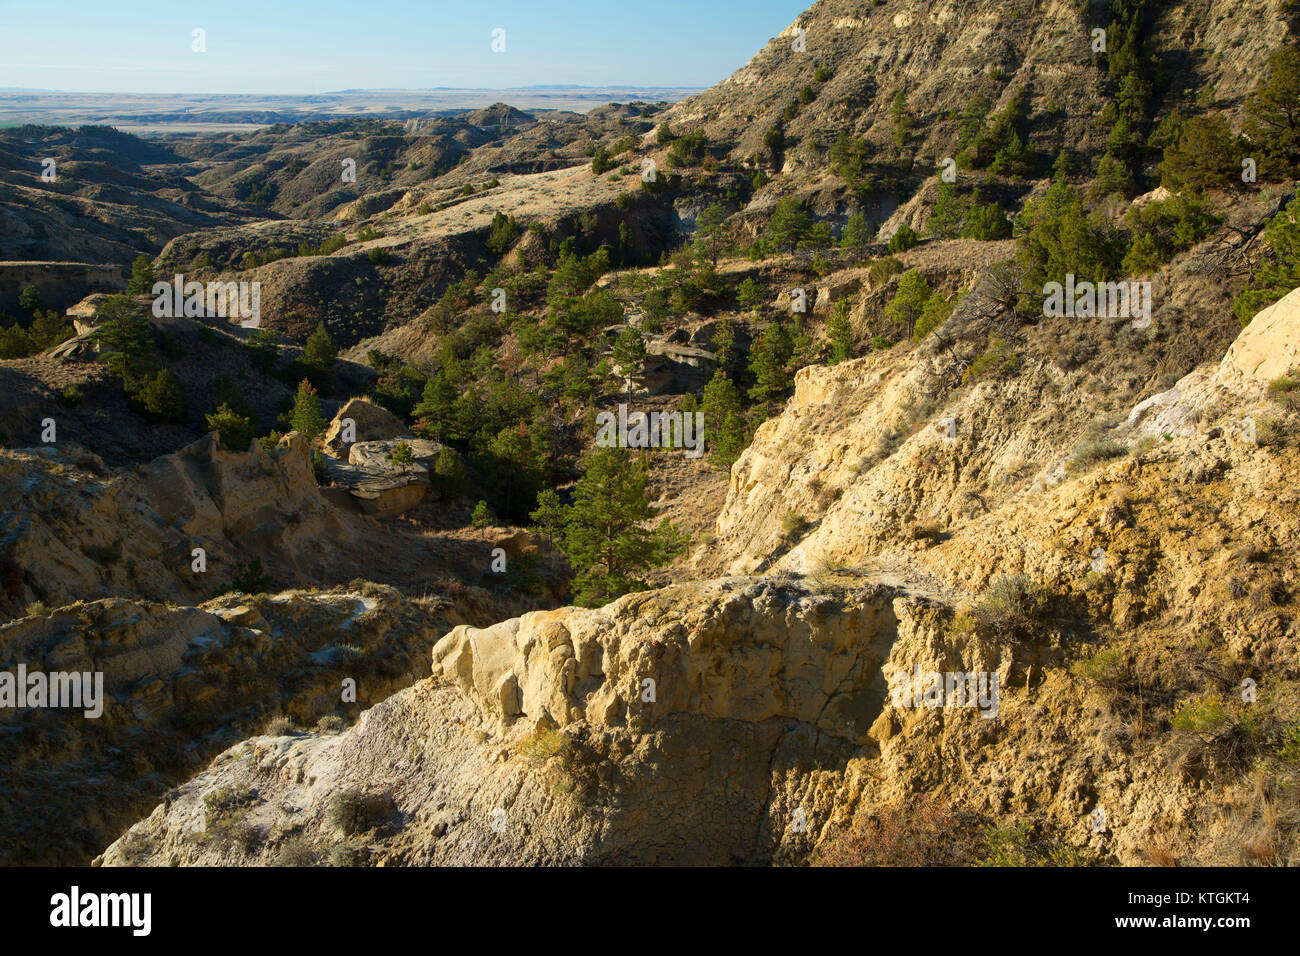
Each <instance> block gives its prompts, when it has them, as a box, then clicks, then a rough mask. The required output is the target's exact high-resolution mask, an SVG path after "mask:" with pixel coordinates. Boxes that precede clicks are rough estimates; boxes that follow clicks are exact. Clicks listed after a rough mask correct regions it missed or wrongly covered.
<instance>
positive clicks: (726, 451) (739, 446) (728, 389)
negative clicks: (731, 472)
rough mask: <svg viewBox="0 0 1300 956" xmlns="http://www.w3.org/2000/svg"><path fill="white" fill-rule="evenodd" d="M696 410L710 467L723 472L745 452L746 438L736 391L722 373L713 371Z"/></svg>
mask: <svg viewBox="0 0 1300 956" xmlns="http://www.w3.org/2000/svg"><path fill="white" fill-rule="evenodd" d="M700 411H702V412H703V413H704V428H705V433H706V434H707V436H708V442H709V454H710V460H711V461H712V463H713V466H714V468H716V469H718V470H719V471H726V470H728V469H729V468H731V466H732V463H734V462H735V460H736V459H737V458H739V457H740V453H741V452H742V451H744V450H745V445H746V442H747V436H746V428H745V410H744V408H743V407H742V405H741V401H740V392H739V390H737V388H736V386H735V384H734V383H733V382H732V381H731V379H730V378H728V377H727V373H726V372H725V371H724V370H722V369H718V370H717V371H716V372H714V373H713V377H712V378H711V379H709V383H708V384H707V385H705V386H704V392H703V395H702V396H701V401H700Z"/></svg>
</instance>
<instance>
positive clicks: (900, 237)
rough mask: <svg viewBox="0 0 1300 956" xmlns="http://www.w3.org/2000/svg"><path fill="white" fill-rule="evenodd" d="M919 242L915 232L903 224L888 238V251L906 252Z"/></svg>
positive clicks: (919, 238) (919, 239)
mask: <svg viewBox="0 0 1300 956" xmlns="http://www.w3.org/2000/svg"><path fill="white" fill-rule="evenodd" d="M920 241H921V237H920V236H918V235H917V234H916V230H915V229H913V228H912V227H911V226H909V225H908V224H907V223H903V224H902V225H901V226H899V227H898V231H897V232H895V233H894V234H893V236H891V237H890V239H889V251H890V252H892V253H899V252H906V251H907V250H908V249H911V248H912V247H913V246H915V245H916V244H917V243H918V242H920Z"/></svg>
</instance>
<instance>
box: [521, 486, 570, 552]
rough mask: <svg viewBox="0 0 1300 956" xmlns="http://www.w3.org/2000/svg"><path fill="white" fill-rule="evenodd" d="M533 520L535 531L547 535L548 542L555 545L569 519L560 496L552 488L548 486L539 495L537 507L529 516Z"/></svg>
mask: <svg viewBox="0 0 1300 956" xmlns="http://www.w3.org/2000/svg"><path fill="white" fill-rule="evenodd" d="M528 517H529V519H531V521H532V522H533V524H532V528H533V531H534V532H536V533H537V534H542V535H545V536H546V543H547V544H549V545H551V546H552V547H554V546H555V543H556V541H558V540H559V538H560V536H561V535H562V534H563V533H564V523H565V521H566V520H567V516H566V514H565V510H564V505H562V504H561V503H560V496H559V495H558V494H556V493H555V490H554V489H552V488H546V489H544V490H542V491H541V492H539V493H538V495H537V508H536V509H534V511H533V512H532V513H531V514H530V515H529V516H528Z"/></svg>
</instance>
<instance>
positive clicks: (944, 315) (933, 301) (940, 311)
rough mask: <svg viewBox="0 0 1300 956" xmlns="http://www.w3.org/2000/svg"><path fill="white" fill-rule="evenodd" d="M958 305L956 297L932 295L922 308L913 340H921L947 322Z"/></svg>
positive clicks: (913, 331) (913, 333)
mask: <svg viewBox="0 0 1300 956" xmlns="http://www.w3.org/2000/svg"><path fill="white" fill-rule="evenodd" d="M956 305H957V301H956V300H954V299H947V298H944V297H943V296H941V295H932V296H930V298H929V299H928V300H927V301H926V303H925V306H924V308H922V309H921V315H920V317H919V318H918V319H917V320H916V328H914V329H913V330H912V341H913V342H919V341H921V339H923V338H925V337H926V336H927V335H929V334H930V333H931V332H933V331H934V330H935V329H937V328H938V327H939V326H941V325H943V324H944V323H945V322H947V321H948V317H949V316H950V315H952V310H953V309H954V308H955V307H956Z"/></svg>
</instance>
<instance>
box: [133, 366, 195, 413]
mask: <svg viewBox="0 0 1300 956" xmlns="http://www.w3.org/2000/svg"><path fill="white" fill-rule="evenodd" d="M130 394H131V399H132V401H133V402H134V403H135V405H136V407H137V408H138V409H139V410H140V411H141V412H143V413H144V415H145V416H146V417H147V418H149V419H152V420H153V421H159V422H183V421H185V419H186V418H187V417H188V416H189V401H188V399H187V398H186V395H185V387H184V386H183V385H181V383H180V382H178V381H177V380H176V377H175V376H174V375H172V373H171V372H170V371H169V370H168V369H166V368H160V369H159V370H158V371H157V373H156V374H154V375H153V376H147V377H146V378H145V379H144V380H143V381H142V382H141V383H140V385H139V387H137V388H135V389H133V390H132V391H131V393H130Z"/></svg>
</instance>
